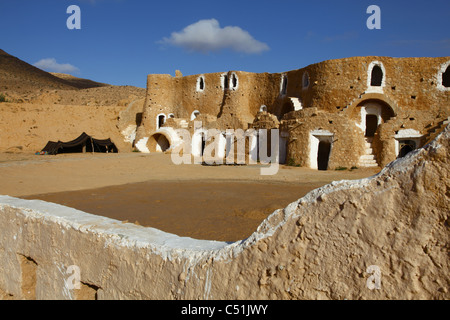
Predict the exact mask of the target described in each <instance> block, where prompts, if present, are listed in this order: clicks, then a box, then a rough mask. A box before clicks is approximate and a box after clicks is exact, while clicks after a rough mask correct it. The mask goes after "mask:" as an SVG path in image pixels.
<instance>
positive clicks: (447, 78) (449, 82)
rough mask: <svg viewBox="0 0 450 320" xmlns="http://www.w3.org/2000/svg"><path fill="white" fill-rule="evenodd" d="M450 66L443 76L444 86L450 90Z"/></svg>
mask: <svg viewBox="0 0 450 320" xmlns="http://www.w3.org/2000/svg"><path fill="white" fill-rule="evenodd" d="M449 68H450V66H448V67H447V69H446V70H445V72H444V73H443V74H442V85H443V86H444V87H446V88H450V70H449Z"/></svg>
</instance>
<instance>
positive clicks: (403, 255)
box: [0, 127, 450, 299]
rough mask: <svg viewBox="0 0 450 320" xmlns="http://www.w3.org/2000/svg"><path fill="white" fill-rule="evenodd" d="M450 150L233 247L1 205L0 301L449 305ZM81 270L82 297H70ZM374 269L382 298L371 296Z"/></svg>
mask: <svg viewBox="0 0 450 320" xmlns="http://www.w3.org/2000/svg"><path fill="white" fill-rule="evenodd" d="M449 141H450V128H449V127H447V128H446V129H445V131H444V132H443V133H442V134H441V135H439V136H438V138H437V140H435V141H433V142H432V143H430V144H428V145H426V146H425V147H424V148H422V149H419V150H416V151H414V152H412V153H410V154H408V155H407V156H406V157H404V158H402V159H399V160H396V161H395V162H393V163H391V164H389V165H388V166H387V167H386V168H384V169H383V170H382V172H381V173H379V174H378V175H376V176H374V177H371V178H367V179H363V180H358V181H341V182H335V183H332V184H330V185H327V186H324V187H322V188H320V189H317V190H315V191H312V192H311V193H309V194H308V195H307V196H305V197H304V198H302V199H300V200H298V201H296V202H294V203H292V204H291V205H289V206H288V207H287V208H285V209H284V210H278V211H275V212H274V213H273V214H272V215H271V216H270V217H268V218H267V219H266V220H265V221H264V222H263V223H262V224H261V226H260V227H259V228H258V230H257V231H256V232H255V233H254V234H253V235H252V236H251V237H250V238H248V239H246V240H244V241H241V242H236V243H232V244H227V243H222V242H207V241H197V240H193V239H186V238H179V237H177V236H174V235H169V234H165V233H163V232H161V231H158V230H154V229H147V228H143V227H139V226H136V225H130V224H122V223H120V222H118V221H114V220H110V219H106V218H102V217H97V216H93V215H89V214H86V213H83V212H79V211H76V210H73V209H69V208H65V207H62V206H57V205H52V204H47V203H44V202H39V201H24V200H19V199H14V198H10V197H0V228H1V232H0V294H1V295H3V296H4V297H5V298H8V299H11V298H15V299H22V298H33V297H36V298H37V299H77V298H78V299H81V298H85V299H87V298H91V299H93V298H98V299H449V298H450V297H449V294H448V287H449V280H450V279H449V274H450V273H449V260H448V236H449V220H448V219H449V216H448V214H449V208H450V205H449V195H450V194H449V190H450V183H449V181H450V179H449V172H450V167H449ZM72 265H76V266H78V267H79V268H80V276H81V277H80V278H81V285H82V286H81V289H80V290H76V289H75V290H72V289H70V287H69V286H68V285H67V283H68V282H67V281H68V279H69V277H70V275H71V274H70V273H67V269H68V267H69V266H72ZM371 266H376V267H378V268H379V270H380V271H381V278H380V280H381V283H379V284H380V287H379V289H374V290H370V289H369V288H368V283H371V282H370V281H371V277H372V276H373V274H372V273H371V270H373V267H371Z"/></svg>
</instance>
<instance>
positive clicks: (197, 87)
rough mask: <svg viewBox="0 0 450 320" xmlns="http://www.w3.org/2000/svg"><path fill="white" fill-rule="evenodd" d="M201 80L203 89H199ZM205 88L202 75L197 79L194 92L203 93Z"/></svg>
mask: <svg viewBox="0 0 450 320" xmlns="http://www.w3.org/2000/svg"><path fill="white" fill-rule="evenodd" d="M202 80H203V89H202V88H200V82H201V81H202ZM205 87H206V81H205V76H204V75H203V74H202V75H200V76H199V77H198V78H197V84H196V88H195V90H196V91H197V92H203V91H205Z"/></svg>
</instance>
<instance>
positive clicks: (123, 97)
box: [0, 49, 145, 106]
mask: <svg viewBox="0 0 450 320" xmlns="http://www.w3.org/2000/svg"><path fill="white" fill-rule="evenodd" d="M0 93H3V94H5V95H6V98H7V100H8V101H10V102H19V103H22V102H26V103H35V104H64V105H88V106H93V105H94V106H104V105H109V106H112V105H116V106H117V105H122V106H124V105H127V104H128V103H130V102H131V101H134V100H136V99H142V98H144V97H145V89H144V88H138V87H133V86H112V85H109V84H104V83H99V82H95V81H92V80H88V79H81V78H77V77H74V76H71V75H67V74H61V73H49V72H46V71H43V70H41V69H39V68H36V67H34V66H32V65H30V64H29V63H27V62H24V61H22V60H20V59H19V58H16V57H14V56H12V55H10V54H8V53H6V52H5V51H3V50H1V49H0Z"/></svg>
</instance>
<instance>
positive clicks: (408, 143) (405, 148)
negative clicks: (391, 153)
mask: <svg viewBox="0 0 450 320" xmlns="http://www.w3.org/2000/svg"><path fill="white" fill-rule="evenodd" d="M415 149H416V143H415V142H414V141H413V140H402V141H400V153H399V155H398V157H399V158H403V157H404V156H406V155H407V154H408V153H410V152H411V151H413V150H415Z"/></svg>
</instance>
